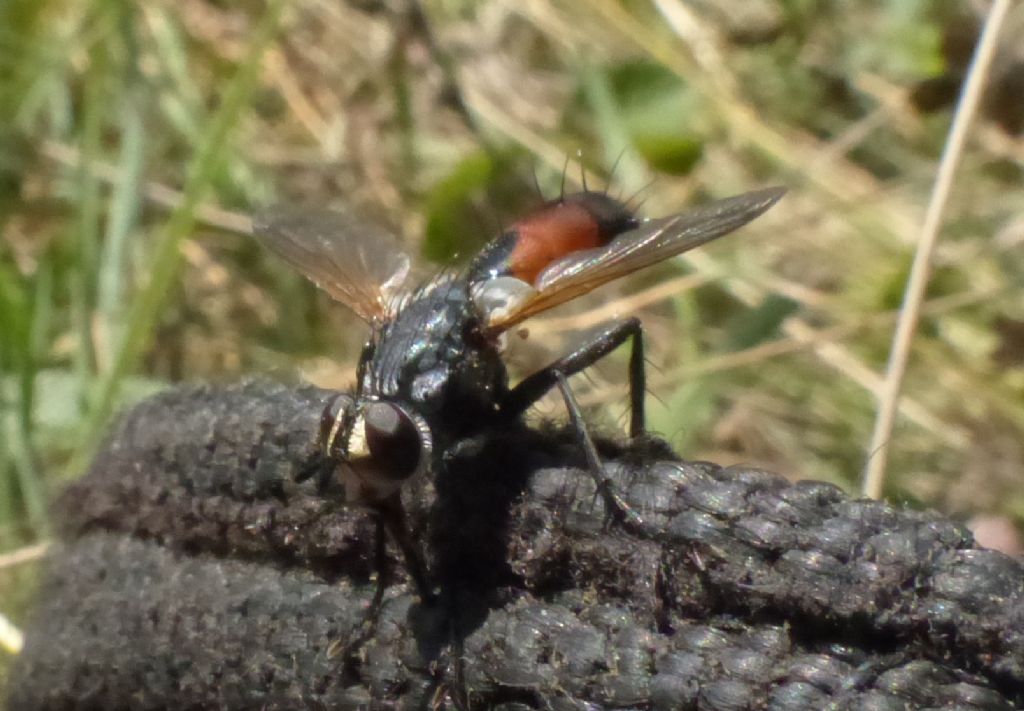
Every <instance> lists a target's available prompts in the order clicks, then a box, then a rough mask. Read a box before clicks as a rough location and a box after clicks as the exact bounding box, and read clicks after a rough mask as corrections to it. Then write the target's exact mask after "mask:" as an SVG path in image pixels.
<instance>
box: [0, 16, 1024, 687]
mask: <svg viewBox="0 0 1024 711" xmlns="http://www.w3.org/2000/svg"><path fill="white" fill-rule="evenodd" d="M1018 19H1019V18H1018ZM976 24H977V20H976V18H973V17H972V16H970V15H969V11H968V9H967V3H963V6H961V5H960V4H959V3H932V2H927V1H925V0H912V1H911V2H905V1H903V0H899V1H897V0H876V1H875V2H866V1H864V0H861V1H860V2H852V3H830V2H825V1H824V0H757V1H756V2H754V1H753V0H750V1H747V2H743V1H741V0H735V2H721V3H708V2H706V0H693V2H691V3H684V2H682V1H681V0H655V1H654V2H651V3H647V2H635V1H632V0H629V1H626V2H616V1H614V0H596V1H594V2H584V1H583V0H559V1H558V2H553V3H521V4H519V3H501V2H492V1H490V0H481V1H480V2H469V1H467V0H462V1H461V2H459V1H457V0H430V1H429V2H425V3H424V4H423V7H422V13H421V12H420V10H418V9H416V7H415V6H414V5H413V4H412V3H409V2H405V1H399V0H394V1H390V0H385V1H383V2H376V1H374V0H358V1H357V0H353V1H352V2H348V3H338V2H327V1H325V0H304V1H303V2H297V3H296V2H293V3H284V2H280V1H278V0H268V1H267V2H257V1H255V0H244V1H242V2H233V3H225V2H219V1H218V0H180V1H179V2H173V3H170V2H163V1H160V0H157V1H156V2H146V3H135V2H130V1H129V0H64V1H63V2H60V1H58V0H10V1H9V2H7V3H5V4H3V5H0V428H2V429H0V554H3V553H5V552H11V551H21V550H23V549H25V548H26V547H28V546H31V545H33V544H36V543H38V542H40V541H45V540H47V539H48V537H49V535H50V531H51V529H52V526H53V522H52V521H50V520H49V518H48V513H47V501H48V499H49V497H50V496H51V495H52V494H53V492H54V491H55V490H57V489H59V487H60V486H61V485H62V483H63V482H65V481H67V479H68V478H69V477H73V476H76V475H78V474H80V473H81V472H82V471H83V470H84V468H85V467H86V466H87V465H88V462H89V458H90V456H91V454H92V453H93V452H94V451H95V450H96V448H97V447H98V446H99V444H100V442H101V441H102V437H103V433H104V430H105V428H106V427H107V426H108V425H109V422H110V419H111V417H112V415H113V414H114V413H115V412H116V411H117V410H118V409H119V408H121V407H124V406H125V405H127V404H129V403H131V402H133V401H135V400H137V399H139V398H141V397H143V396H145V395H146V394H148V393H151V392H153V391H155V390H157V389H160V388H164V387H168V386H170V385H172V384H174V383H178V382H181V381H230V380H235V379H238V378H240V377H243V376H245V375H249V374H263V375H271V376H272V377H277V378H292V379H298V378H302V379H305V380H311V381H314V382H316V383H318V384H322V385H325V386H331V387H345V386H347V385H348V384H349V383H350V382H351V380H352V377H353V374H354V361H355V358H356V356H357V354H358V347H359V345H360V343H361V339H362V338H363V336H364V335H365V330H364V328H363V326H362V325H361V324H360V323H359V322H358V320H357V319H356V318H355V317H354V316H352V315H351V314H349V313H348V312H347V311H345V309H343V308H341V307H338V306H336V305H335V304H333V303H332V302H330V300H329V299H328V298H327V297H326V296H325V295H324V294H322V293H319V292H317V291H316V289H315V288H314V287H312V286H311V285H309V284H308V283H306V282H305V281H304V280H303V279H302V278H301V277H299V276H297V275H295V274H294V273H292V272H290V271H289V270H288V268H287V267H285V266H284V265H282V264H281V263H280V262H278V261H276V260H275V259H274V258H272V257H270V256H268V255H267V254H264V253H263V252H261V250H260V249H259V248H258V247H257V245H255V244H254V243H253V242H252V241H251V240H250V239H247V238H246V237H244V236H243V235H242V234H241V232H240V230H239V228H240V227H242V226H244V224H245V218H244V215H246V214H248V213H250V212H251V211H252V210H253V209H256V208H257V207H258V206H262V205H266V204H270V203H273V202H276V201H281V202H286V203H298V204H305V205H316V206H326V205H345V206H355V207H357V208H358V209H361V210H363V211H365V212H369V213H371V214H373V215H375V216H376V217H377V218H378V219H380V220H382V221H384V222H386V223H387V224H389V225H391V226H392V227H393V228H394V230H395V231H396V232H397V233H400V234H401V235H403V237H404V238H405V239H406V240H407V243H408V244H409V245H410V249H412V250H415V251H418V252H420V253H421V254H422V255H423V257H424V260H425V261H426V260H429V261H432V262H434V263H436V264H437V265H441V264H444V263H448V262H450V261H453V260H457V259H458V258H459V256H460V255H462V256H464V255H466V254H471V253H472V252H473V251H474V250H475V249H476V248H477V247H478V246H479V245H480V244H482V243H483V242H484V241H485V240H486V239H487V238H488V237H489V236H492V235H494V234H495V233H496V232H497V231H498V229H499V226H500V225H502V224H508V223H509V222H511V221H512V220H513V219H515V218H516V216H517V215H519V214H521V213H522V211H523V210H525V209H529V207H530V206H531V205H535V204H536V203H537V202H538V201H539V200H540V197H539V196H538V194H537V189H538V188H539V189H540V191H541V193H542V194H543V195H545V196H547V197H549V198H550V197H554V196H557V195H558V194H559V191H560V189H561V187H560V186H561V184H562V183H563V182H564V183H566V184H567V185H568V189H577V187H578V185H579V184H580V183H581V180H582V177H583V176H584V175H586V179H587V183H588V184H589V185H590V186H591V187H593V186H601V187H602V188H603V187H604V186H605V185H609V190H611V191H612V193H613V194H616V195H621V196H626V197H630V196H631V197H632V203H633V204H636V205H640V204H641V203H642V208H641V211H642V212H643V213H644V214H649V215H660V214H667V213H669V212H673V211H677V210H679V209H682V208H683V207H685V206H686V205H689V204H693V203H698V202H700V201H702V200H706V199H710V198H712V197H723V196H725V195H727V194H733V193H737V192H742V191H745V190H748V189H753V188H756V187H761V186H765V185H769V184H784V185H786V186H788V187H789V188H790V191H791V192H790V194H789V195H788V196H787V197H786V198H785V200H784V201H783V203H781V204H780V205H779V206H777V207H776V208H775V209H773V210H772V211H771V212H770V213H769V214H768V215H766V216H765V217H764V218H762V219H760V220H758V221H757V222H755V223H754V224H753V225H751V226H750V227H748V228H746V229H744V230H743V231H742V232H741V233H739V234H737V235H735V236H732V237H730V238H728V239H727V240H724V241H723V242H722V243H720V244H716V245H713V246H711V247H709V248H707V249H704V250H702V251H700V252H698V253H696V254H693V255H692V256H688V257H687V258H686V259H685V260H676V262H674V263H672V264H666V265H660V266H658V267H655V268H652V269H649V270H647V271H646V272H644V273H642V274H641V275H638V276H637V277H635V278H631V279H629V280H626V281H625V282H624V283H622V284H615V285H611V286H609V287H607V288H605V289H603V290H602V291H601V292H599V293H598V294H596V295H595V296H594V298H591V299H589V300H587V301H585V302H583V301H581V302H580V303H575V304H572V305H569V306H568V307H566V308H565V309H563V310H561V311H559V312H557V313H553V314H551V315H550V316H545V317H544V318H538V319H536V320H535V321H532V322H530V324H529V334H530V338H529V340H527V341H525V342H523V343H516V344H515V348H514V353H513V359H514V362H515V363H516V364H517V367H518V371H519V372H527V371H528V370H529V369H530V368H534V367H537V366H539V365H541V364H543V363H544V362H545V361H546V360H549V359H550V358H551V357H552V356H553V355H554V354H557V353H558V352H560V351H563V350H564V349H566V348H567V347H568V346H569V345H570V344H571V343H573V342H574V341H575V340H579V339H580V338H581V336H580V335H579V334H575V335H572V334H569V335H567V334H566V331H567V330H568V328H569V327H570V326H582V327H584V328H593V327H594V326H595V325H597V324H599V323H601V319H607V318H608V317H610V316H613V315H614V314H616V313H620V314H621V313H637V312H639V313H641V314H642V316H643V319H644V322H645V324H646V326H647V329H648V345H649V350H648V359H649V361H650V362H651V365H652V367H651V369H650V380H651V382H650V389H651V391H652V395H653V397H651V398H650V399H649V411H650V418H651V421H652V425H653V428H654V429H656V430H659V431H661V432H662V433H664V434H665V435H666V436H668V437H669V438H670V439H671V440H672V441H673V443H674V444H675V445H677V446H678V447H679V448H680V451H681V452H682V453H683V454H684V455H685V456H688V457H693V458H698V457H699V458H706V459H713V460H716V461H721V462H739V461H742V462H746V463H751V462H754V463H758V464H761V465H763V466H764V467H766V468H770V469H774V470H777V471H780V472H783V473H785V474H787V475H790V476H793V477H796V478H815V479H824V480H828V481H832V482H835V483H837V484H839V485H841V486H843V487H845V488H847V489H850V490H856V489H857V488H858V486H859V480H860V475H861V472H862V470H863V467H864V464H865V461H866V458H867V457H868V454H869V453H868V452H867V451H866V449H867V443H868V442H869V440H870V436H871V430H872V423H873V420H874V417H875V412H876V410H877V400H876V397H875V395H874V394H873V393H874V392H877V391H878V389H879V387H880V383H881V378H882V374H883V373H884V370H885V364H886V359H887V356H888V352H889V348H890V341H891V337H892V330H893V324H894V322H895V315H896V313H897V311H898V310H899V307H900V303H901V299H902V295H903V290H904V284H905V280H906V276H907V273H908V270H909V268H910V264H911V261H912V259H913V252H914V245H915V240H916V239H917V235H918V231H919V229H920V224H921V220H922V215H923V214H924V206H925V205H926V203H927V201H928V195H929V192H930V190H931V187H932V184H933V181H934V178H935V172H936V165H937V163H938V160H939V157H940V154H941V152H942V149H943V144H944V141H945V138H946V134H947V131H948V128H949V123H950V116H951V112H950V110H949V109H948V108H944V104H945V99H944V97H945V98H949V97H948V96H946V95H947V94H949V91H950V87H952V91H953V92H954V95H955V88H956V86H957V82H958V80H959V77H960V76H961V75H962V67H963V57H962V56H961V55H962V53H961V54H958V53H957V51H955V50H956V47H957V46H959V45H957V43H956V41H955V40H957V39H958V38H959V39H960V40H963V41H966V42H967V47H970V46H972V45H973V39H974V35H973V34H972V32H971V28H972V27H975V26H976ZM1008 34H1011V33H1010V32H1008ZM963 36H966V40H964V37H963ZM944 38H945V40H944ZM963 41H962V42H961V44H963ZM968 54H969V53H968ZM999 62H1000V64H998V67H1001V68H1000V69H997V70H996V72H995V73H994V74H993V77H992V81H991V87H990V96H994V97H1001V96H1003V95H1004V94H1007V93H1008V94H1009V96H1010V97H1011V101H1009V102H1008V103H1006V102H999V101H989V102H988V103H987V104H986V113H985V114H984V115H983V116H981V117H979V119H978V121H977V122H976V123H975V124H974V129H973V131H972V140H971V141H970V144H969V146H968V151H967V153H966V155H965V158H964V160H963V162H962V164H961V166H960V168H959V171H958V174H957V181H956V187H955V189H954V191H953V194H952V197H951V199H950V201H949V203H948V205H947V206H946V221H945V227H944V229H943V233H942V240H941V242H940V244H939V249H938V252H937V255H936V263H935V264H936V270H935V273H934V275H933V278H932V280H931V282H930V287H929V292H928V298H927V301H926V304H925V307H924V309H923V316H922V321H921V325H920V328H919V330H918V332H917V336H916V339H915V341H914V347H913V351H912V359H911V363H910V369H909V372H908V374H907V378H906V380H905V383H904V398H903V399H902V401H901V407H900V411H899V419H898V422H897V429H896V431H895V433H894V437H893V441H892V446H893V449H892V452H891V456H890V463H889V478H888V480H887V484H886V492H887V495H888V496H889V497H890V498H894V499H899V500H905V501H910V502H913V503H914V504H915V505H921V506H932V507H937V508H939V509H942V510H945V511H948V512H950V513H953V514H957V515H964V516H966V515H968V514H972V513H975V512H991V513H997V514H1000V515H1003V516H1004V517H1007V518H1009V519H1011V520H1014V521H1016V522H1017V523H1018V524H1020V522H1022V521H1024V488H1022V487H1021V485H1020V481H1021V477H1022V475H1024V465H1022V462H1024V321H1021V320H1020V319H1021V318H1022V317H1021V314H1022V313H1024V287H1022V284H1024V259H1022V258H1021V256H1020V254H1021V244H1022V242H1024V222H1022V219H1021V217H1020V216H1021V215H1022V214H1024V191H1021V190H1020V185H1021V178H1022V173H1024V170H1022V168H1024V146H1022V144H1021V141H1020V139H1019V137H1018V138H1015V137H1014V133H1013V131H1015V130H1019V128H1020V126H1018V125H1016V124H1015V123H1014V116H1015V115H1014V114H1013V107H1014V106H1017V105H1020V106H1024V96H1020V94H1019V93H1018V94H1016V95H1015V94H1014V93H1013V92H1014V88H1013V84H1012V81H1010V79H1009V78H1007V77H1010V76H1013V69H1014V68H1016V71H1017V72H1018V73H1019V72H1021V71H1024V60H1020V59H1018V58H1015V57H1014V56H1013V55H1012V52H1011V51H1009V50H1007V51H1004V52H1003V53H1002V54H1001V55H1000V59H999ZM1015 62H1022V63H1019V64H1015ZM1018 75H1019V74H1018ZM1004 79H1005V81H1003V80H1004ZM1016 91H1017V92H1020V91H1021V89H1020V87H1019V86H1018V87H1017V88H1016ZM1014 96H1016V97H1017V99H1018V102H1017V104H1015V103H1014V102H1013V101H1012V98H1013V97H1014ZM918 107H927V108H929V109H935V110H934V111H930V112H929V113H922V112H921V111H919V110H918ZM535 182H536V185H535ZM620 356H621V357H618V358H612V359H610V361H611V362H609V363H607V364H605V365H604V366H602V367H600V368H598V369H596V371H595V372H594V373H591V374H590V375H589V377H580V378H577V380H576V382H577V384H578V386H579V388H580V393H581V395H582V398H583V400H584V401H585V402H586V403H587V404H588V405H590V406H592V407H594V408H595V410H596V411H597V412H596V413H595V417H602V416H603V417H604V422H605V424H606V426H607V428H608V429H609V430H610V431H613V430H614V428H615V427H616V422H617V421H619V422H621V421H622V419H623V418H624V413H625V405H624V397H623V394H624V372H625V354H620ZM540 414H541V415H548V416H552V417H561V416H562V412H561V410H560V409H559V408H558V407H557V403H556V402H553V403H552V405H551V406H550V407H547V408H541V413H540ZM33 579H34V566H33V564H31V563H30V564H20V565H16V566H15V565H6V564H5V565H4V566H3V567H0V613H2V614H4V615H7V616H9V617H11V618H12V619H14V620H15V622H18V621H20V620H21V619H23V617H22V616H23V611H24V606H25V603H26V601H27V600H28V599H29V598H30V597H31V586H32V581H33ZM3 655H4V653H3V652H0V658H2V657H3ZM2 666H4V664H3V662H2V661H0V667H2Z"/></svg>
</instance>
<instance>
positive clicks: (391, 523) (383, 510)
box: [377, 492, 434, 604]
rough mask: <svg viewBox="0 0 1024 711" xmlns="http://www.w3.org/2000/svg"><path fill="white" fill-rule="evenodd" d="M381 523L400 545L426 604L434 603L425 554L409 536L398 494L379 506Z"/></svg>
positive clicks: (407, 565) (421, 597)
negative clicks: (424, 558)
mask: <svg viewBox="0 0 1024 711" xmlns="http://www.w3.org/2000/svg"><path fill="white" fill-rule="evenodd" d="M377 509H378V511H379V514H380V518H381V521H382V522H383V524H384V527H385V528H386V529H387V531H388V533H389V534H391V537H392V538H393V539H394V541H395V543H397V544H398V549H399V550H400V551H402V557H403V558H405V565H406V567H407V568H408V569H409V575H410V576H411V577H412V580H413V582H414V583H415V584H416V590H417V591H418V592H419V594H420V599H422V600H423V602H424V603H426V604H430V603H432V602H433V601H434V591H433V589H432V588H431V586H430V582H429V578H428V577H427V567H426V565H425V564H424V562H423V553H422V551H421V550H420V547H419V546H418V545H416V543H415V542H414V541H413V540H412V538H411V537H410V536H409V526H408V525H407V523H406V518H405V509H404V508H403V506H402V499H401V497H400V496H399V494H398V492H395V493H394V494H392V495H391V496H389V497H388V498H386V499H385V500H384V501H382V502H381V503H380V504H378V505H377Z"/></svg>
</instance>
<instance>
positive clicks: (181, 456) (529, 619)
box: [9, 383, 1024, 711]
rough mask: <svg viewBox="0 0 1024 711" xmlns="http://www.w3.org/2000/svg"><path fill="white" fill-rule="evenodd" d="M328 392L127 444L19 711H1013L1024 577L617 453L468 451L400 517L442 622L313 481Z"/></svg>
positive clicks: (215, 399) (212, 403) (73, 495)
mask: <svg viewBox="0 0 1024 711" xmlns="http://www.w3.org/2000/svg"><path fill="white" fill-rule="evenodd" d="M329 395H330V393H328V392H326V391H322V390H317V389H314V388H302V389H287V388H284V387H281V386H275V385H269V384H266V383H248V384H244V385H240V386H237V387H232V388H218V389H215V388H193V389H184V390H178V391H174V392H170V393H167V394H164V395H161V396H159V397H156V398H153V399H151V400H149V401H147V402H145V403H143V404H141V405H140V406H138V407H136V408H135V409H134V410H132V411H131V412H130V413H128V415H126V416H125V417H124V418H123V419H122V421H121V422H120V424H119V425H118V427H117V428H116V429H115V431H114V432H113V434H112V435H111V437H110V439H109V441H108V442H107V444H106V446H105V447H104V449H103V451H102V452H101V453H100V455H99V456H98V457H97V458H96V461H95V462H94V464H93V466H92V468H91V470H90V472H89V473H88V474H87V475H86V476H85V477H84V478H83V479H82V480H80V481H79V482H77V483H76V484H74V485H73V486H72V487H71V488H70V489H69V490H68V491H67V492H66V493H65V494H64V496H63V497H62V498H61V499H60V501H59V502H58V505H57V506H58V515H57V519H58V520H59V521H60V523H61V526H62V529H61V543H60V544H59V545H57V546H56V547H55V549H54V551H53V553H52V555H51V557H50V561H49V573H48V576H47V579H46V582H45V584H44V587H43V590H42V591H41V595H40V601H39V608H38V610H37V611H36V614H35V617H34V621H33V623H32V625H31V626H30V628H29V630H28V637H27V644H26V647H25V650H24V652H23V654H22V655H21V657H20V658H19V660H18V661H17V664H16V667H15V669H14V671H13V672H12V678H11V685H10V699H9V708H11V709H14V710H19V709H54V710H58V709H59V710H62V711H63V710H69V709H104V710H116V709H225V710H226V709H347V708H359V707H363V708H392V707H393V708H434V707H445V706H448V707H454V706H460V705H466V706H470V707H473V708H503V709H527V708H551V709H584V708H585V709H600V708H636V709H671V708H681V709H716V710H717V709H723V710H725V709H804V708H806V709H825V708H827V709H907V708H958V709H998V708H1016V707H1018V706H1019V705H1021V704H1024V566H1022V564H1021V563H1020V562H1018V561H1015V560H1013V559H1011V558H1008V557H1006V556H1004V555H1001V554H999V553H995V552H992V551H987V550H983V549H979V548H976V547H975V546H974V544H973V542H972V539H971V537H970V535H969V533H968V532H967V531H966V530H964V529H963V528H961V527H960V526H958V525H956V524H954V523H951V522H949V521H948V520H946V519H944V518H942V517H941V516H938V515H937V514H933V513H926V512H917V511H907V510H898V509H894V508H892V507H889V506H886V505H884V504H880V503H876V502H869V501H857V500H851V499H849V498H848V497H846V496H845V495H844V494H843V493H842V492H840V491H839V490H838V489H836V488H835V487H832V486H829V485H826V484H821V483H814V482H805V483H800V484H795V485H791V484H789V483H787V482H786V481H785V480H783V479H782V478H780V477H778V476H775V475H772V474H769V473H766V472H762V471H756V470H751V469H740V468H732V469H722V468H720V467H717V466H715V465H712V464H707V463H687V462H679V461H674V458H673V457H672V455H671V453H670V452H668V451H667V450H666V449H664V448H663V447H662V446H661V445H659V444H658V443H657V442H655V441H651V442H643V443H640V444H638V445H635V446H631V447H629V448H623V447H619V446H615V445H612V444H605V445H604V446H603V455H604V457H605V459H606V469H607V474H608V476H609V477H610V478H611V480H612V481H613V482H614V484H615V486H616V487H617V488H618V491H619V492H620V493H621V494H622V495H623V497H624V498H625V499H626V500H627V502H629V504H630V505H631V506H633V507H634V508H635V510H636V511H637V512H638V513H639V514H640V515H641V517H642V523H640V524H635V525H630V526H628V527H625V526H622V525H617V524H613V523H610V521H609V519H608V517H607V516H606V513H605V511H604V509H603V507H602V503H601V501H602V500H601V498H600V497H598V496H595V489H594V484H593V482H592V480H591V478H590V477H589V476H588V474H587V473H586V472H585V471H584V470H583V469H581V468H580V467H581V457H580V455H579V453H578V451H577V448H576V446H575V445H574V443H573V439H572V437H571V435H570V434H569V433H567V432H565V431H563V430H545V431H532V430H527V429H525V428H524V429H516V430H511V431H503V432H500V433H489V434H488V435H486V436H483V437H480V438H478V439H477V440H471V441H467V442H464V443H462V445H461V446H459V447H458V448H457V451H454V452H453V453H452V454H451V456H450V462H449V467H448V468H447V472H446V474H445V475H444V476H443V477H441V478H439V479H438V480H437V481H436V482H431V481H420V482H415V483H413V485H412V486H409V487H408V488H407V490H406V492H405V494H404V495H405V497H406V505H407V507H408V508H409V511H410V525H411V526H412V529H413V530H414V532H415V537H416V539H417V540H419V541H421V542H422V543H423V545H424V548H425V551H426V552H427V554H428V559H429V563H430V568H431V572H432V576H433V578H434V579H435V580H436V582H437V584H438V588H437V589H438V591H439V597H438V600H437V601H436V602H435V603H434V604H431V605H426V604H423V603H421V602H420V601H419V600H418V599H417V597H416V595H415V593H414V591H413V590H412V588H411V586H410V585H409V584H408V582H407V581H406V580H405V578H404V575H403V574H402V569H403V566H402V563H401V561H400V559H399V558H398V557H397V556H396V555H395V554H394V553H392V554H391V555H390V563H389V565H388V566H386V567H387V570H389V571H391V573H390V574H389V575H388V576H387V577H388V578H390V579H389V580H388V583H389V584H388V585H387V587H386V588H385V594H384V599H383V603H382V604H381V606H380V608H379V614H376V615H371V614H370V613H369V611H370V610H371V609H372V608H373V606H372V604H371V601H372V599H373V597H374V592H375V590H376V588H377V586H376V582H375V580H376V574H377V572H378V571H377V568H378V565H377V563H378V561H377V559H376V558H375V545H374V541H375V535H376V534H375V531H376V526H375V521H374V518H373V515H372V513H371V512H367V511H363V510H358V509H349V508H345V507H342V506H339V505H337V504H336V503H335V502H336V501H337V496H335V495H334V494H335V492H332V491H331V490H330V489H329V488H328V490H323V489H321V488H318V487H317V485H316V483H315V480H316V478H317V477H313V478H312V479H311V480H309V481H307V482H305V483H303V484H296V483H295V479H296V478H297V477H299V475H301V474H303V473H309V472H311V471H314V472H315V471H320V470H322V469H323V468H324V466H325V463H324V462H323V461H322V460H321V458H320V457H319V455H318V453H317V451H316V447H315V446H314V442H315V436H316V431H317V427H318V422H319V417H320V411H321V408H322V406H323V403H324V402H325V401H326V399H327V397H328V396H329Z"/></svg>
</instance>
